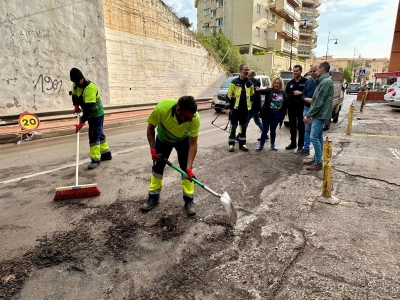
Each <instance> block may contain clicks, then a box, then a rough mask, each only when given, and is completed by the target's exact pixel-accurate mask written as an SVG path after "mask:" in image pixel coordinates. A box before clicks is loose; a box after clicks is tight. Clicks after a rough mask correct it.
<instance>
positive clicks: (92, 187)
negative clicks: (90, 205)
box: [54, 183, 100, 201]
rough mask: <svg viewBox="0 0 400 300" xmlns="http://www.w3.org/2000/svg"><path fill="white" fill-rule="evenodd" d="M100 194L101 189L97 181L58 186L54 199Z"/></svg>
mask: <svg viewBox="0 0 400 300" xmlns="http://www.w3.org/2000/svg"><path fill="white" fill-rule="evenodd" d="M98 195H100V190H99V188H98V187H97V184H96V183H93V184H85V185H78V186H66V187H59V188H56V194H55V196H54V200H55V201H56V200H67V199H76V198H86V197H94V196H98Z"/></svg>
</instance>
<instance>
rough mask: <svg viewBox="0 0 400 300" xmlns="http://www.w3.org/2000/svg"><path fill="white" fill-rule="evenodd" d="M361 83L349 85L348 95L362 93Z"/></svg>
mask: <svg viewBox="0 0 400 300" xmlns="http://www.w3.org/2000/svg"><path fill="white" fill-rule="evenodd" d="M360 87H361V83H359V82H352V83H349V84H348V85H347V89H346V94H351V93H358V92H359V91H360Z"/></svg>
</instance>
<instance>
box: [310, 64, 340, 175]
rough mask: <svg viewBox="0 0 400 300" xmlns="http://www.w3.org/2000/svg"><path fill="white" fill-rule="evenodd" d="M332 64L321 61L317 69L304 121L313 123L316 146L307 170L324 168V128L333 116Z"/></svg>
mask: <svg viewBox="0 0 400 300" xmlns="http://www.w3.org/2000/svg"><path fill="white" fill-rule="evenodd" d="M329 69H330V65H329V63H328V62H326V61H325V62H323V63H320V64H319V66H318V69H317V77H318V79H317V80H316V81H315V84H316V88H315V91H314V95H313V99H312V102H311V107H310V110H309V112H308V113H307V115H306V116H305V117H304V122H309V123H311V142H312V144H313V146H314V151H315V155H314V160H313V161H311V162H306V163H305V164H306V165H308V167H306V169H307V170H321V169H322V149H323V145H324V144H323V143H324V139H323V136H322V130H323V127H324V124H325V121H326V120H327V119H330V118H331V116H332V103H333V94H334V87H333V83H332V80H331V79H330V77H329Z"/></svg>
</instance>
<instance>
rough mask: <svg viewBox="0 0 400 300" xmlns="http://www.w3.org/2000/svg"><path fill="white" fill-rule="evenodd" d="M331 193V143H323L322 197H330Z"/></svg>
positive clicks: (327, 141)
mask: <svg viewBox="0 0 400 300" xmlns="http://www.w3.org/2000/svg"><path fill="white" fill-rule="evenodd" d="M331 191H332V141H329V140H328V139H326V141H324V150H323V156H322V196H323V197H328V198H330V197H331Z"/></svg>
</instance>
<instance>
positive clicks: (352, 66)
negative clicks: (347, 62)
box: [351, 48, 356, 82]
mask: <svg viewBox="0 0 400 300" xmlns="http://www.w3.org/2000/svg"><path fill="white" fill-rule="evenodd" d="M355 55H356V48H354V53H353V63H352V64H351V75H352V76H353V81H352V82H354V77H355V75H356V74H355V73H353V69H354V56H355Z"/></svg>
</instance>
